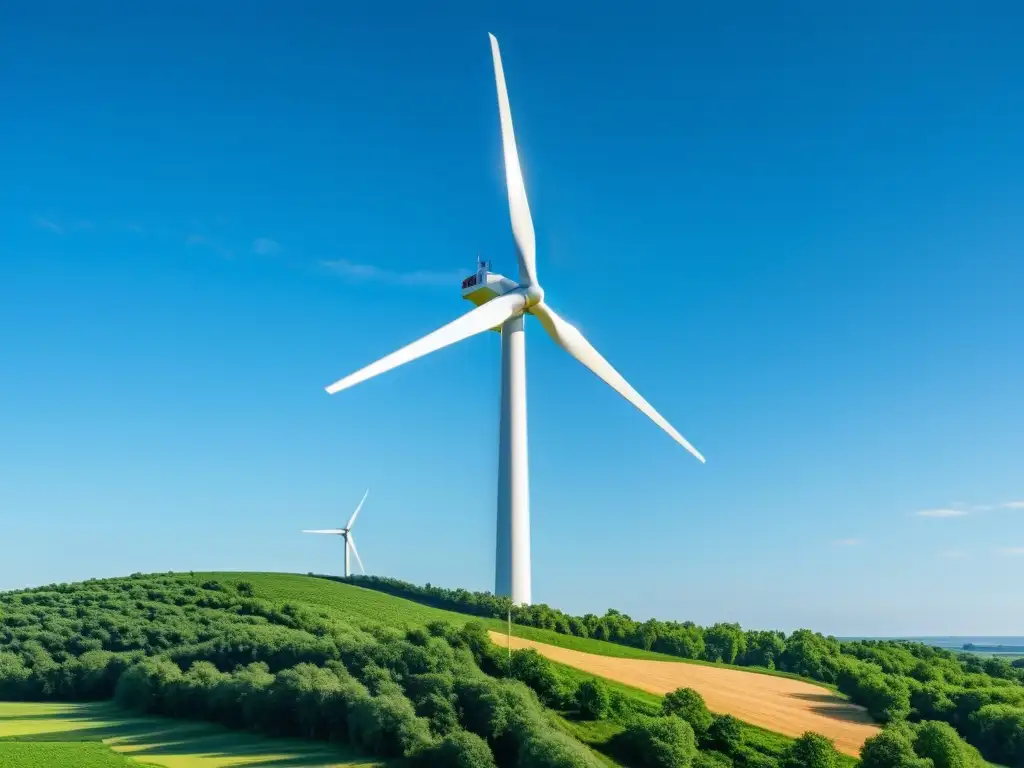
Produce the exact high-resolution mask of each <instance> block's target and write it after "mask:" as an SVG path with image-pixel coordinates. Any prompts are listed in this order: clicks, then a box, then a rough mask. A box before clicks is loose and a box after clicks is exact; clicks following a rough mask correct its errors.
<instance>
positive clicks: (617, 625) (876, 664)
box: [323, 576, 1024, 768]
mask: <svg viewBox="0 0 1024 768" xmlns="http://www.w3.org/2000/svg"><path fill="white" fill-rule="evenodd" d="M323 578H332V579H333V578H335V577H323ZM338 580H340V581H348V582H349V583H352V584H355V585H358V586H361V587H366V588H369V589H374V590H377V591H381V592H386V593H388V594H391V595H395V596H399V597H404V598H406V599H410V600H414V601H416V602H419V603H423V604H426V605H431V606H434V607H437V608H444V609H447V610H451V611H457V612H460V613H466V614H471V615H474V616H481V617H489V618H501V619H503V618H505V616H506V615H507V613H508V612H509V611H510V610H511V616H512V621H513V622H515V623H516V624H520V625H523V626H529V627H537V628H540V629H547V630H551V631H554V632H559V633H561V634H566V635H574V636H576V637H589V638H595V639H598V640H605V641H607V642H612V643H618V644H621V645H627V646H631V647H634V648H641V649H644V650H649V651H656V652H660V653H664V654H668V655H671V656H677V657H679V658H683V659H695V660H702V661H710V662H723V663H727V664H735V665H739V666H750V667H762V668H766V669H770V670H779V671H783V672H789V673H792V674H796V675H799V676H802V677H807V678H810V679H812V680H816V681H819V682H823V683H827V684H830V685H835V686H837V687H838V689H839V690H840V691H841V692H843V693H844V694H846V695H847V696H849V697H850V699H851V700H852V701H854V702H855V703H857V704H860V705H862V706H864V707H865V708H866V709H867V710H868V711H869V712H870V713H871V715H872V716H873V717H874V718H875V719H877V720H878V721H880V722H881V723H883V724H892V727H891V728H889V729H887V732H886V736H885V739H886V740H887V741H886V742H885V743H886V744H889V743H890V742H891V743H899V744H900V745H903V746H906V745H907V744H909V745H910V746H911V752H913V749H912V746H913V744H914V743H916V741H917V737H916V736H915V735H913V734H911V735H908V731H907V729H906V728H902V726H903V725H906V727H907V728H911V729H912V728H913V727H916V726H917V725H918V724H921V723H924V722H926V721H939V722H942V723H945V724H947V725H948V726H951V728H952V729H954V732H955V733H956V734H959V736H960V737H962V738H963V739H964V740H966V741H967V742H968V743H969V744H971V745H973V746H975V747H977V748H978V749H979V750H980V752H981V754H982V755H984V757H985V758H986V759H988V760H991V761H993V762H996V763H999V764H1002V765H1008V766H1021V767H1022V768H1024V665H1018V666H1014V664H1012V663H1011V662H1008V661H1007V660H1005V659H1001V658H998V657H991V658H982V657H979V656H977V655H975V654H971V653H963V652H953V651H949V650H945V649H941V648H934V647H932V646H927V645H924V644H921V643H914V642H908V641H899V640H885V641H882V640H857V641H840V640H838V639H837V638H835V637H826V636H824V635H822V634H820V633H817V632H813V631H811V630H808V629H798V630H796V631H794V632H792V633H791V634H789V635H786V634H785V633H783V632H779V631H765V630H744V629H743V628H742V627H741V626H740V625H739V624H735V623H719V624H715V625H713V626H710V627H701V626H698V625H697V624H694V623H693V622H689V621H685V622H677V621H659V620H657V619H649V620H647V621H643V622H640V621H636V620H634V619H632V618H630V617H629V616H627V615H626V614H624V613H621V612H619V611H616V610H614V609H609V610H608V611H607V612H606V613H605V614H604V615H603V616H597V615H594V614H586V615H584V616H571V615H569V614H566V613H564V612H562V611H560V610H558V609H555V608H551V607H550V606H547V605H543V604H540V605H529V606H512V605H510V603H509V601H508V599H507V598H502V597H497V596H495V595H492V594H490V593H487V592H470V591H468V590H464V589H444V588H441V587H436V586H432V585H430V584H427V585H426V586H417V585H413V584H409V583H408V582H404V581H400V580H398V579H389V578H381V577H375V576H355V577H351V578H349V579H347V580H346V579H338ZM901 728H902V730H901ZM894 754H895V753H894ZM894 764H895V763H894ZM875 765H876V766H877V765H878V764H877V763H875Z"/></svg>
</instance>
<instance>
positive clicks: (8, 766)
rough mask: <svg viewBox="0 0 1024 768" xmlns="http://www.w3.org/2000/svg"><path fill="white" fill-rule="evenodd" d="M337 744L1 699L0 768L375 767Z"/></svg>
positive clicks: (84, 706) (100, 706)
mask: <svg viewBox="0 0 1024 768" xmlns="http://www.w3.org/2000/svg"><path fill="white" fill-rule="evenodd" d="M384 765H385V763H382V762H380V761H376V760H371V759H368V758H365V757H359V756H355V755H353V754H352V753H351V751H347V750H343V749H341V748H339V747H337V746H333V745H331V746H329V745H325V744H317V743H315V742H309V741H301V740H298V739H268V738H264V737H260V736H255V735H252V734H248V733H240V732H238V731H229V730H227V729H225V728H221V727H219V726H216V725H210V724H206V723H196V722H191V721H181V720H172V719H169V718H162V717H133V716H130V715H127V714H126V713H125V712H124V711H122V710H120V709H118V708H117V707H115V706H112V705H111V704H108V703H106V702H101V703H91V702H90V703H60V704H51V703H39V702H0V766H3V768H42V767H43V766H74V767H75V768H107V767H108V766H110V768H118V767H120V768H131V767H134V766H162V768H243V766H263V768H285V767H286V766H287V768H356V767H357V766H358V767H359V768H377V767H379V766H384Z"/></svg>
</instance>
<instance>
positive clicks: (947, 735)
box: [914, 721, 982, 768]
mask: <svg viewBox="0 0 1024 768" xmlns="http://www.w3.org/2000/svg"><path fill="white" fill-rule="evenodd" d="M914 752H916V753H917V755H918V757H927V758H929V759H930V760H931V761H932V763H933V764H934V765H935V768H972V767H973V766H980V765H982V762H981V755H979V754H978V753H977V750H976V749H974V748H973V747H971V746H969V745H968V744H967V743H966V742H964V741H963V740H962V739H961V738H960V736H959V734H957V732H956V730H955V729H954V728H953V727H952V726H951V725H948V724H947V723H939V722H934V721H929V722H925V723H921V724H920V725H918V726H917V735H916V737H915V739H914Z"/></svg>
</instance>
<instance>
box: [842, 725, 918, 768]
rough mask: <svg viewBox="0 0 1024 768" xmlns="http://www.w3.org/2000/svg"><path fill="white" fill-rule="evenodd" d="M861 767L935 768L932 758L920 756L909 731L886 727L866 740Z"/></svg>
mask: <svg viewBox="0 0 1024 768" xmlns="http://www.w3.org/2000/svg"><path fill="white" fill-rule="evenodd" d="M860 768H933V766H932V763H931V761H930V760H927V759H925V758H920V757H918V756H917V755H916V754H915V752H914V747H913V745H912V743H911V740H910V737H909V736H908V734H907V732H906V731H904V730H902V729H897V728H886V729H885V730H883V731H882V732H881V733H880V734H878V735H877V736H872V737H871V738H870V739H868V740H867V741H865V742H864V746H863V747H861V749H860Z"/></svg>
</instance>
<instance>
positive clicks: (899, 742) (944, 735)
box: [861, 721, 1019, 768]
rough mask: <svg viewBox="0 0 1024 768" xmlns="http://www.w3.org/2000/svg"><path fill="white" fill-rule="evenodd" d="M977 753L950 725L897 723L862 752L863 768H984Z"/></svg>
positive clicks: (886, 729)
mask: <svg viewBox="0 0 1024 768" xmlns="http://www.w3.org/2000/svg"><path fill="white" fill-rule="evenodd" d="M984 765H985V761H984V760H983V759H982V757H981V755H980V754H979V753H978V750H977V749H975V748H974V747H972V746H970V745H969V744H965V743H964V741H963V740H962V739H961V738H960V737H959V736H958V735H957V732H956V731H955V730H954V729H953V728H952V726H950V725H948V724H947V723H940V722H935V721H932V722H925V723H919V724H914V723H907V722H898V723H893V724H891V725H890V726H888V727H886V728H885V730H883V731H882V732H881V733H880V734H878V735H877V736H874V737H872V738H870V739H868V740H867V741H866V742H865V744H864V747H863V749H862V750H861V766H862V768H981V767H982V766H984ZM1013 765H1019V764H1013Z"/></svg>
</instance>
